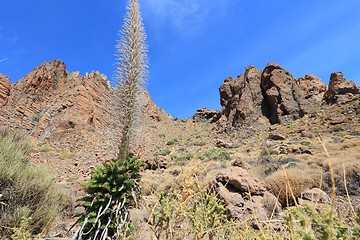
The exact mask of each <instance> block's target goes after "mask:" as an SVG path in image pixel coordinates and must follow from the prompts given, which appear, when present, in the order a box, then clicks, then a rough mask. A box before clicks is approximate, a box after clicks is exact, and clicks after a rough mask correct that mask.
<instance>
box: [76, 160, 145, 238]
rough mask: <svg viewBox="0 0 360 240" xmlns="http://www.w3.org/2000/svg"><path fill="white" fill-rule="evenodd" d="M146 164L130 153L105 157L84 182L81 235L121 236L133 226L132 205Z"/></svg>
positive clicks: (81, 202)
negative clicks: (121, 157)
mask: <svg viewBox="0 0 360 240" xmlns="http://www.w3.org/2000/svg"><path fill="white" fill-rule="evenodd" d="M143 166H144V163H143V162H142V161H141V160H139V159H136V158H132V157H127V158H126V159H125V160H123V161H119V160H116V159H112V160H110V161H104V162H103V164H102V166H100V167H98V168H97V169H95V170H94V171H93V172H92V175H91V178H90V179H89V180H87V181H86V182H85V183H84V191H85V193H86V196H84V197H82V198H80V199H79V200H78V204H77V205H76V207H83V208H84V209H85V212H84V213H82V214H80V215H79V221H80V225H81V227H80V228H79V229H78V232H77V233H76V237H77V239H81V238H84V237H85V238H91V239H100V237H101V239H104V238H103V237H104V236H106V237H116V238H117V239H118V238H119V236H120V235H121V233H122V232H123V231H124V230H126V229H130V230H131V229H132V226H131V225H129V224H128V222H129V219H128V217H129V212H128V209H129V207H132V206H134V205H136V204H137V199H136V196H137V194H138V193H139V181H140V178H141V175H140V172H141V171H142V167H143Z"/></svg>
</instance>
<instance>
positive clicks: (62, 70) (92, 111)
mask: <svg viewBox="0 0 360 240" xmlns="http://www.w3.org/2000/svg"><path fill="white" fill-rule="evenodd" d="M112 92H113V91H112V88H111V87H110V85H109V82H108V80H107V77H106V76H105V75H104V74H100V73H99V72H91V73H90V74H86V75H85V76H80V73H79V72H73V73H70V72H69V71H67V70H66V65H65V64H64V63H63V62H62V61H59V60H55V61H52V62H45V63H43V64H41V65H40V66H39V67H37V68H35V69H34V70H33V71H32V72H30V73H29V74H27V75H26V76H25V77H24V78H22V79H20V80H19V81H18V82H17V83H15V84H13V85H12V86H10V81H9V78H7V77H4V76H2V75H0V122H1V123H2V124H5V125H6V126H8V127H11V128H20V129H25V130H27V131H28V132H29V133H30V134H32V135H34V136H36V137H39V138H40V139H49V138H53V137H57V138H59V137H61V136H62V135H63V134H66V133H76V134H79V133H80V132H81V131H94V130H95V129H99V128H114V127H117V126H115V122H114V116H112V115H113V114H114V111H113V107H114V106H113V104H111V98H112V96H113V95H112V94H113V93H112ZM145 95H146V96H145V100H146V102H147V104H146V112H147V114H149V115H151V117H152V118H153V119H156V120H157V121H159V120H161V118H162V117H161V114H162V112H161V111H160V110H159V109H158V108H157V107H156V106H155V104H154V103H153V102H152V100H151V98H150V96H149V95H148V94H147V93H146V94H145Z"/></svg>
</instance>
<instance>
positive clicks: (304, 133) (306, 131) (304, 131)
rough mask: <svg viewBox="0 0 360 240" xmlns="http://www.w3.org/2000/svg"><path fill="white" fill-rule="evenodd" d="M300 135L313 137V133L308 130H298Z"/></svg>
mask: <svg viewBox="0 0 360 240" xmlns="http://www.w3.org/2000/svg"><path fill="white" fill-rule="evenodd" d="M299 132H300V135H301V137H305V138H313V137H314V136H313V134H312V133H311V132H309V131H308V130H300V131H299Z"/></svg>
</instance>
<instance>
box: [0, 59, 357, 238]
mask: <svg viewBox="0 0 360 240" xmlns="http://www.w3.org/2000/svg"><path fill="white" fill-rule="evenodd" d="M112 94H113V93H112V89H111V88H110V86H109V84H108V81H107V78H106V76H104V75H102V74H100V73H98V72H92V73H90V74H86V76H80V74H79V73H76V72H75V73H70V72H68V71H67V70H66V66H65V64H64V63H63V62H61V61H53V62H49V63H43V64H42V65H41V66H39V67H37V68H36V69H34V70H33V71H32V72H31V73H29V74H28V75H26V76H25V77H24V78H23V79H21V80H19V81H18V82H17V83H16V84H13V85H11V84H10V80H9V79H8V78H7V77H6V76H3V75H0V122H1V124H2V125H4V126H6V127H8V128H13V129H19V130H22V131H25V132H27V133H28V135H29V136H30V137H31V139H32V141H33V144H34V152H33V154H32V162H33V164H35V165H39V166H40V165H41V166H47V167H48V168H49V170H50V171H51V173H52V174H53V175H54V180H55V181H56V182H57V184H58V185H59V188H60V189H63V190H64V191H65V192H66V194H67V195H68V196H69V199H70V200H69V201H70V202H72V201H74V200H75V199H77V198H78V197H79V196H81V194H82V192H81V190H80V188H81V184H82V183H83V181H84V179H86V178H87V177H88V176H89V173H90V171H91V170H92V169H94V168H95V167H96V166H97V165H99V164H100V162H101V161H102V160H104V159H109V158H112V157H115V156H116V150H117V149H116V146H117V139H118V138H117V131H116V129H119V125H118V124H117V121H116V115H114V112H115V110H114V106H113V104H112V100H111V99H112V96H113V95H112ZM144 100H145V102H146V106H145V108H144V114H143V116H142V118H141V124H140V125H139V131H138V132H137V136H138V137H137V138H136V141H134V143H133V147H134V149H136V151H137V153H138V154H139V155H140V157H141V158H142V159H143V160H144V161H145V162H146V163H147V170H146V171H145V172H144V174H143V177H142V183H141V185H142V194H143V199H145V201H146V199H151V198H153V194H154V193H155V192H159V191H167V190H168V189H169V188H181V187H182V185H183V184H184V182H183V181H182V180H181V179H182V174H183V173H184V172H185V171H187V172H188V171H191V172H192V174H191V175H192V176H196V178H197V179H199V180H200V181H201V182H202V183H204V184H205V185H208V186H210V185H211V186H212V187H213V188H214V189H215V191H217V192H218V194H219V196H220V197H221V198H222V199H224V200H225V202H226V203H227V207H228V209H229V212H230V214H231V215H232V216H237V217H239V216H241V218H243V219H246V218H251V216H253V215H254V212H255V215H257V216H258V217H259V218H260V219H261V218H263V219H265V218H268V217H270V216H271V215H272V214H274V212H273V210H274V209H275V212H279V211H282V209H284V208H285V207H286V206H287V204H289V202H288V201H287V198H286V195H285V193H284V192H285V188H286V186H287V185H288V184H290V185H291V188H292V190H293V194H294V196H295V198H296V200H297V201H299V202H306V201H311V199H312V197H311V196H319V198H321V201H322V202H323V203H324V204H327V203H328V202H329V199H330V197H329V196H330V195H331V179H330V174H329V170H330V168H332V169H333V171H334V177H335V180H336V184H337V192H336V193H337V196H338V197H337V203H338V204H337V205H338V208H339V209H340V210H341V211H339V212H341V213H342V214H343V215H344V216H346V215H347V214H348V212H349V203H348V202H349V201H348V199H347V195H349V196H350V199H351V202H352V205H353V206H355V207H356V206H358V205H359V203H360V200H359V191H360V188H359V185H360V91H359V88H358V87H357V86H356V85H355V83H354V82H352V81H348V80H346V79H345V78H344V77H343V75H342V74H341V73H333V74H331V77H330V83H329V86H326V85H325V84H324V83H322V81H321V80H320V79H318V78H316V77H315V76H313V75H311V74H308V75H306V76H305V77H303V78H294V77H293V76H292V75H291V74H290V73H289V72H288V71H286V70H285V69H283V68H282V67H281V66H279V65H277V64H275V63H270V64H268V65H267V67H266V68H265V69H264V70H262V71H260V70H258V69H256V68H255V67H248V68H247V69H246V71H245V73H244V74H242V75H239V76H238V77H237V78H231V77H230V78H227V79H226V80H225V81H224V83H223V84H222V85H221V86H220V102H221V105H222V109H221V110H219V111H216V110H208V109H206V108H202V109H199V110H198V111H197V112H196V113H195V114H194V116H193V117H192V118H189V119H187V120H180V119H173V118H172V117H171V116H169V115H168V114H166V113H165V112H164V111H163V110H162V109H159V108H158V107H157V106H156V105H155V104H154V103H153V102H152V100H151V97H150V96H149V95H148V94H147V93H144ZM284 169H286V172H287V176H284ZM344 173H345V177H344ZM344 179H345V180H346V186H347V187H346V188H345V185H344ZM227 183H230V184H227ZM321 189H322V190H321ZM249 192H250V193H251V196H253V197H251V198H249V197H248V193H249ZM290 204H291V203H290ZM254 206H255V208H254ZM136 211H137V212H136V214H133V218H134V219H133V220H134V221H135V222H136V223H137V224H138V225H140V227H141V225H144V222H143V220H144V218H146V216H147V214H148V213H146V210H145V209H138V210H136ZM74 213H75V212H74V210H70V208H69V210H68V212H67V213H65V215H64V219H62V220H59V226H58V227H57V228H56V233H60V234H59V236H60V235H61V234H64V232H65V230H66V229H67V228H68V227H69V226H70V225H71V223H72V222H74V219H72V216H73V215H74ZM147 231H149V229H147ZM142 232H143V234H145V235H144V236H149V234H150V233H149V232H146V231H142ZM56 233H54V234H55V235H56ZM146 234H148V235H146Z"/></svg>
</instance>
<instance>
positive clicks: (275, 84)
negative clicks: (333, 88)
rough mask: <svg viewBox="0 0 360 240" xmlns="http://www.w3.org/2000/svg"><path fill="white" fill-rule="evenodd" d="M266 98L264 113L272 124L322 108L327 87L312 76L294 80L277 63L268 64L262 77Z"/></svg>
mask: <svg viewBox="0 0 360 240" xmlns="http://www.w3.org/2000/svg"><path fill="white" fill-rule="evenodd" d="M261 89H262V92H263V96H264V104H263V109H262V110H263V113H264V114H265V116H267V117H268V119H269V120H270V123H272V124H275V123H281V122H284V121H289V120H290V121H291V120H294V119H298V118H301V117H303V116H304V115H305V114H309V113H312V112H314V111H316V110H317V109H319V107H320V106H321V103H322V97H323V94H324V93H325V91H326V86H325V84H324V83H323V82H322V81H321V80H320V79H319V78H317V77H315V76H313V75H306V76H305V77H303V78H294V77H293V76H292V75H291V74H290V73H289V72H288V71H286V70H285V69H284V68H282V67H280V66H279V65H277V64H276V63H269V64H268V65H267V66H266V68H265V69H264V71H263V73H262V77H261Z"/></svg>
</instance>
